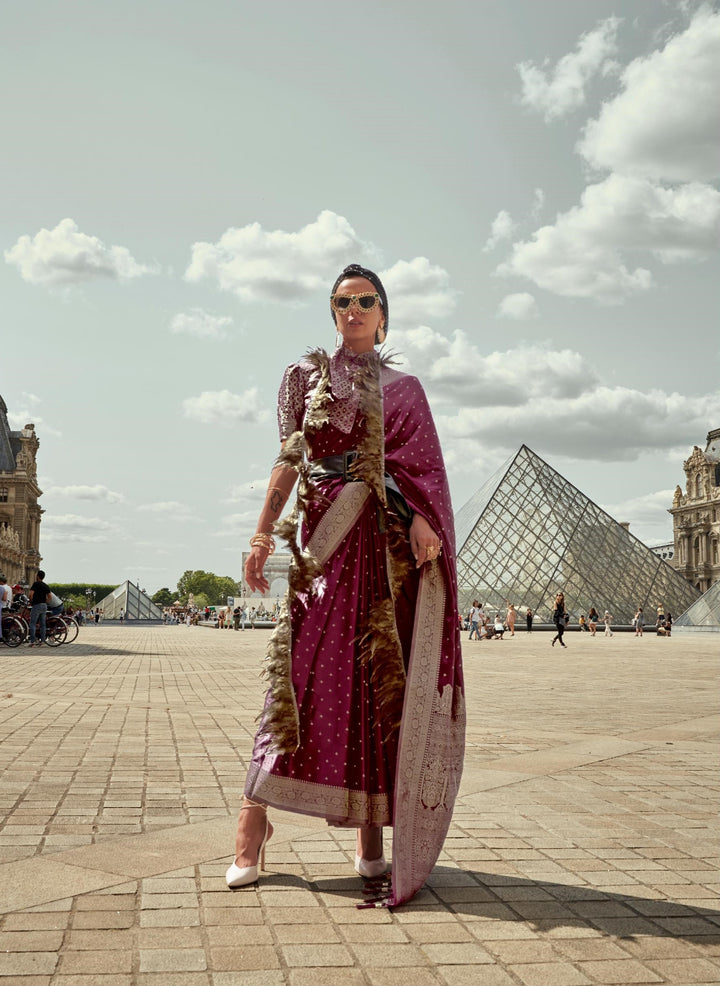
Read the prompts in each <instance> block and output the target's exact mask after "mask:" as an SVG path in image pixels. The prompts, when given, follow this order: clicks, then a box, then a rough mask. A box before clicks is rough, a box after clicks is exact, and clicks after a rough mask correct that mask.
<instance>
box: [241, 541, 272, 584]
mask: <svg viewBox="0 0 720 986" xmlns="http://www.w3.org/2000/svg"><path fill="white" fill-rule="evenodd" d="M269 554H270V552H269V551H268V549H267V548H263V547H262V546H261V545H257V544H256V545H253V546H252V548H251V549H250V554H249V555H248V557H247V561H246V562H245V581H246V582H247V584H248V585H249V586H250V588H251V589H252V591H253V592H261V593H262V594H263V595H265V593H266V592H267V591H268V589H269V588H270V583H269V582H268V580H267V579H266V578H265V576H264V575H263V569H264V568H265V562H266V561H267V558H268V555H269Z"/></svg>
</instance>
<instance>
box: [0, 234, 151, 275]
mask: <svg viewBox="0 0 720 986" xmlns="http://www.w3.org/2000/svg"><path fill="white" fill-rule="evenodd" d="M4 255H5V260H6V261H7V263H9V264H14V265H15V266H16V267H17V268H18V270H19V271H20V275H21V277H22V278H23V280H25V281H29V282H30V283H31V284H43V285H46V286H48V287H55V286H67V285H71V284H79V283H80V282H82V281H89V280H93V279H94V278H98V277H109V278H116V279H118V280H130V279H131V278H134V277H140V276H142V275H143V274H151V273H155V268H152V267H149V266H147V265H145V264H139V263H138V262H137V261H136V260H134V259H133V257H132V256H131V254H130V251H129V250H128V249H127V248H126V247H121V246H110V247H108V246H105V244H104V243H103V242H102V240H100V239H98V237H97V236H88V235H87V234H86V233H81V232H80V230H79V229H78V227H77V224H76V223H75V222H73V220H72V219H62V220H61V221H60V222H59V223H58V224H57V226H56V227H55V229H41V230H40V231H39V232H38V233H36V234H35V236H33V237H30V236H21V237H20V238H19V239H18V241H17V243H16V244H15V245H14V246H13V247H11V248H10V249H9V250H5V254H4Z"/></svg>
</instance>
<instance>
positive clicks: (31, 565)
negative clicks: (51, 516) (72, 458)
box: [0, 397, 42, 585]
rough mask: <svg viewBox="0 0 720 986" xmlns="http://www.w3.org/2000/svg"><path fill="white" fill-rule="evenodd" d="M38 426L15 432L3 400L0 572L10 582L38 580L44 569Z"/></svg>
mask: <svg viewBox="0 0 720 986" xmlns="http://www.w3.org/2000/svg"><path fill="white" fill-rule="evenodd" d="M39 445H40V442H39V441H38V439H37V436H36V434H35V425H32V424H28V425H25V427H24V428H23V429H22V431H12V430H11V429H10V425H9V424H8V418H7V405H6V403H5V401H4V400H3V399H2V397H0V572H2V574H3V575H4V576H5V578H6V579H7V580H8V582H9V583H10V584H11V585H13V584H15V583H16V582H27V583H29V584H32V583H33V582H34V581H35V575H36V572H37V570H38V568H39V566H40V562H41V560H42V559H41V556H40V552H39V550H38V548H39V544H40V518H41V516H42V509H41V508H40V506H39V505H38V497H39V496H42V490H41V489H40V488H39V487H38V484H37V466H36V457H37V450H38V446H39Z"/></svg>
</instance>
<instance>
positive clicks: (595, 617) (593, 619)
mask: <svg viewBox="0 0 720 986" xmlns="http://www.w3.org/2000/svg"><path fill="white" fill-rule="evenodd" d="M599 620H600V614H599V613H598V611H597V610H596V609H595V607H594V606H591V607H590V612H589V613H588V623H589V625H590V636H591V637H594V636H595V632H596V630H597V625H598V622H599Z"/></svg>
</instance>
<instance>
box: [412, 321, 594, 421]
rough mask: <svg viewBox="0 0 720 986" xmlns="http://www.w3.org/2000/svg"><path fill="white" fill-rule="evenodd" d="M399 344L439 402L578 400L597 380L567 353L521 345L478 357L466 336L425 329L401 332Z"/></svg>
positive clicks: (576, 357)
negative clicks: (545, 398)
mask: <svg viewBox="0 0 720 986" xmlns="http://www.w3.org/2000/svg"><path fill="white" fill-rule="evenodd" d="M399 341H400V344H401V348H402V351H403V354H404V355H406V357H407V360H408V363H409V364H410V366H411V367H412V366H413V365H418V366H420V367H421V368H422V380H423V384H425V386H426V387H427V390H428V392H429V393H430V394H431V395H432V398H433V400H434V401H435V402H437V403H438V404H446V405H450V406H453V407H458V406H465V407H466V408H479V407H482V408H488V407H492V406H493V405H498V406H502V407H513V406H523V405H525V404H526V403H527V402H528V401H530V400H534V399H536V398H541V397H543V396H546V395H549V394H552V395H553V396H555V397H557V398H558V399H559V400H564V399H568V398H571V397H576V396H577V395H579V394H581V393H582V392H583V391H584V390H585V389H587V387H588V386H591V385H593V384H594V383H595V382H596V376H595V372H594V370H593V369H592V367H591V366H590V365H588V363H586V362H585V360H584V358H583V357H582V356H581V355H580V354H579V353H575V352H573V351H572V350H569V349H563V350H553V349H552V348H551V347H550V346H549V345H534V346H527V345H521V346H518V347H516V348H514V349H513V348H510V349H507V350H503V351H499V350H496V351H495V352H492V353H482V352H480V350H479V349H478V348H477V346H475V345H474V344H473V343H472V342H471V340H470V339H469V338H468V336H467V335H466V334H465V333H464V332H460V331H458V332H455V333H454V334H453V336H452V337H451V338H448V337H447V336H444V335H442V334H441V333H439V332H437V331H435V330H434V329H431V328H428V326H420V327H418V328H415V329H409V330H404V331H402V332H401V333H400V340H399ZM473 413H474V412H473Z"/></svg>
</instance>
